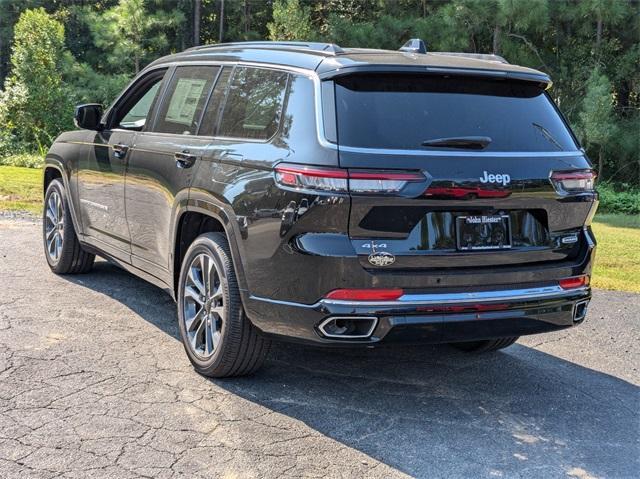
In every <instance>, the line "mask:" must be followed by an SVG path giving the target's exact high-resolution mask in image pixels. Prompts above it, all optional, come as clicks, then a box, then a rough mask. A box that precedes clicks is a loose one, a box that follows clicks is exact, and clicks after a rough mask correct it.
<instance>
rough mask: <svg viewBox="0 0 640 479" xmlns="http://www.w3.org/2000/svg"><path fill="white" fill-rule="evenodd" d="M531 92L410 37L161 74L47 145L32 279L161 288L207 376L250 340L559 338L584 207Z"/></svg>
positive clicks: (588, 245) (248, 50)
mask: <svg viewBox="0 0 640 479" xmlns="http://www.w3.org/2000/svg"><path fill="white" fill-rule="evenodd" d="M550 85H551V81H550V79H549V77H548V76H547V75H545V74H543V73H541V72H538V71H536V70H532V69H529V68H523V67H519V66H514V65H510V64H508V63H507V62H505V61H504V60H503V59H502V58H500V57H496V56H493V55H467V54H455V53H431V52H429V53H426V52H425V50H424V44H422V43H421V42H420V41H413V42H409V43H408V44H407V45H406V46H405V47H404V48H403V49H402V51H386V50H370V49H357V48H349V49H346V48H345V49H342V48H340V47H338V46H336V45H331V44H320V43H301V42H283V43H272V42H251V43H235V44H222V45H215V46H203V47H197V48H192V49H190V50H187V51H185V52H183V53H179V54H176V55H171V56H168V57H164V58H161V59H159V60H157V61H155V62H154V63H152V64H151V65H149V66H148V67H147V68H145V69H144V71H142V72H141V73H140V74H139V75H138V76H137V78H135V80H133V82H132V83H131V84H130V85H129V86H128V87H127V88H126V90H125V91H124V93H122V95H120V97H119V98H118V99H117V100H116V101H115V103H114V104H113V105H112V106H111V107H110V108H109V109H108V110H107V111H106V112H104V113H103V112H102V110H101V108H100V106H99V105H96V104H88V105H81V106H78V107H77V110H76V114H75V120H76V124H77V126H78V127H79V128H80V129H79V130H77V131H72V132H67V133H63V134H62V135H60V137H58V138H57V140H56V141H55V143H54V144H53V146H52V147H51V150H50V151H49V153H48V155H47V158H46V165H45V170H44V189H45V192H46V193H45V207H44V225H43V236H44V246H45V252H46V258H47V261H48V262H49V265H50V266H51V269H52V270H53V271H54V272H56V273H61V274H64V273H83V272H87V271H88V270H89V269H90V268H91V266H92V264H93V260H94V257H95V256H94V255H100V256H102V257H104V258H107V259H108V260H110V261H112V262H114V263H116V264H118V265H120V266H121V267H123V268H124V269H126V270H128V271H130V272H132V273H134V274H136V275H138V276H140V277H142V278H144V279H145V280H148V281H150V282H152V283H154V284H156V285H158V286H160V287H162V288H164V289H165V290H167V291H168V292H169V293H170V294H171V295H172V296H173V297H174V298H175V300H176V301H177V304H178V317H179V327H180V332H181V335H182V339H183V342H184V346H185V349H186V352H187V354H188V356H189V359H190V360H191V362H192V363H193V365H194V366H195V368H196V369H197V370H198V371H199V372H200V373H202V374H205V375H209V376H217V377H222V376H234V375H241V374H247V373H250V372H252V371H254V370H256V369H257V368H258V367H259V366H260V364H261V363H262V362H263V360H264V357H265V354H266V352H267V350H268V347H269V343H270V338H272V337H286V338H289V339H292V340H298V341H305V342H309V343H313V344H320V345H327V346H352V347H353V346H364V347H369V346H372V345H376V344H379V343H380V344H382V343H391V342H399V341H407V342H424V343H426V342H429V343H452V344H454V345H455V346H457V347H458V348H460V349H463V350H466V351H489V350H495V349H499V348H503V347H505V346H508V345H510V344H512V343H513V342H514V341H516V339H517V337H518V336H520V335H524V334H533V333H541V332H547V331H555V330H559V329H562V328H567V327H570V326H573V325H575V324H577V323H580V322H581V321H582V320H583V319H584V317H585V313H586V310H587V304H588V302H589V299H590V297H591V290H590V288H589V277H590V272H591V266H592V261H593V258H594V252H595V240H594V237H593V234H592V233H591V229H590V227H589V224H590V222H591V219H592V217H593V215H594V212H595V210H596V206H597V195H596V193H595V192H594V179H595V175H594V173H593V171H592V169H591V164H590V163H589V160H588V159H587V158H586V156H585V153H584V151H583V150H582V149H581V148H580V146H579V145H578V142H577V141H576V138H575V137H574V135H573V134H572V132H571V130H570V129H569V127H568V125H567V123H566V121H565V120H564V119H563V117H562V115H561V114H560V112H559V111H558V109H557V108H556V106H555V105H554V103H553V101H552V100H551V99H550V97H549V95H548V93H547V89H548V88H549V87H550Z"/></svg>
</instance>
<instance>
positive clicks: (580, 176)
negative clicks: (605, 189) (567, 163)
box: [550, 170, 596, 195]
mask: <svg viewBox="0 0 640 479" xmlns="http://www.w3.org/2000/svg"><path fill="white" fill-rule="evenodd" d="M550 178H551V183H552V184H553V187H554V188H555V189H556V191H557V192H558V193H560V194H565V195H566V194H572V193H588V192H591V191H593V189H594V186H595V181H596V173H595V172H594V171H593V170H578V171H553V172H551V177H550Z"/></svg>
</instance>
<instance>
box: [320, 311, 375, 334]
mask: <svg viewBox="0 0 640 479" xmlns="http://www.w3.org/2000/svg"><path fill="white" fill-rule="evenodd" d="M377 325H378V318H376V317H373V316H371V317H363V316H333V317H330V318H327V319H325V320H324V321H322V322H321V323H320V324H319V325H318V329H319V330H320V333H321V334H322V335H323V336H324V337H326V338H331V339H366V338H369V337H370V336H371V335H372V334H373V330H374V329H376V326H377Z"/></svg>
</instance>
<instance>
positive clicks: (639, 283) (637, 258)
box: [592, 215, 640, 293]
mask: <svg viewBox="0 0 640 479" xmlns="http://www.w3.org/2000/svg"><path fill="white" fill-rule="evenodd" d="M592 228H593V232H594V233H595V235H596V240H597V241H598V249H597V253H596V263H595V267H594V270H593V276H592V285H593V286H594V287H596V288H602V289H612V290H617V291H635V292H638V293H640V218H638V217H635V216H625V215H602V217H599V216H596V219H595V222H594V223H593V225H592Z"/></svg>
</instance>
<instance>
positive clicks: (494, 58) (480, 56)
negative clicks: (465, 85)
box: [430, 52, 509, 64]
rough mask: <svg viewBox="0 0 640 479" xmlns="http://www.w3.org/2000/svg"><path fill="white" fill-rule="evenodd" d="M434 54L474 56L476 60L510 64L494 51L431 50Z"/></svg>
mask: <svg viewBox="0 0 640 479" xmlns="http://www.w3.org/2000/svg"><path fill="white" fill-rule="evenodd" d="M430 53H432V54H433V55H447V56H450V57H464V58H474V59H476V60H486V61H489V62H498V63H506V64H509V62H508V61H507V60H505V59H504V58H503V57H501V56H500V55H494V54H492V53H461V52H430Z"/></svg>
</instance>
